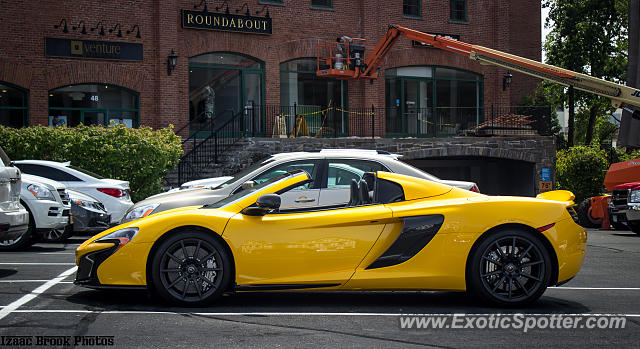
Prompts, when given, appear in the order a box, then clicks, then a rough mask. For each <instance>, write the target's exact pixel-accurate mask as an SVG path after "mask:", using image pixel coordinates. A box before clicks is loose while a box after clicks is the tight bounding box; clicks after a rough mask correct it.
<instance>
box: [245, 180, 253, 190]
mask: <svg viewBox="0 0 640 349" xmlns="http://www.w3.org/2000/svg"><path fill="white" fill-rule="evenodd" d="M254 185H256V183H255V182H254V181H246V182H244V183H242V190H245V189H250V188H253V186H254Z"/></svg>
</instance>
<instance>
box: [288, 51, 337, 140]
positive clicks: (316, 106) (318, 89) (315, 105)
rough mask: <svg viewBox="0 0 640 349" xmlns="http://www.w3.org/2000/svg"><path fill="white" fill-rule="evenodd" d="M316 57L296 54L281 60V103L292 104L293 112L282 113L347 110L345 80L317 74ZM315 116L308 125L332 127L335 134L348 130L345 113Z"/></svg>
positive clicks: (290, 105)
mask: <svg viewBox="0 0 640 349" xmlns="http://www.w3.org/2000/svg"><path fill="white" fill-rule="evenodd" d="M316 64H317V62H316V58H298V59H293V60H290V61H287V62H284V63H281V64H280V105H281V106H282V107H285V108H286V107H289V109H291V107H292V106H293V105H294V104H295V105H296V107H297V108H298V109H297V110H296V111H295V112H293V111H292V110H290V112H285V114H292V113H294V114H305V113H306V114H309V113H314V112H315V113H317V112H319V111H320V110H322V109H324V108H327V107H336V108H337V109H340V110H348V105H347V101H348V95H347V90H348V89H347V81H346V80H337V79H328V78H323V77H319V76H317V75H316V69H317V66H316ZM314 115H315V116H316V117H313V118H310V119H309V120H307V123H308V124H310V125H309V127H314V126H315V127H316V128H318V127H321V126H324V127H331V128H335V132H336V134H339V135H346V134H348V130H347V126H348V120H347V113H345V112H340V111H338V112H334V111H333V110H332V112H330V113H327V114H326V120H322V119H320V118H318V115H320V114H314Z"/></svg>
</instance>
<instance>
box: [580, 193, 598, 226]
mask: <svg viewBox="0 0 640 349" xmlns="http://www.w3.org/2000/svg"><path fill="white" fill-rule="evenodd" d="M577 213H578V223H580V225H581V226H583V227H585V228H600V226H602V219H598V218H593V216H592V210H591V198H586V199H584V200H583V201H582V202H581V203H580V205H578V210H577Z"/></svg>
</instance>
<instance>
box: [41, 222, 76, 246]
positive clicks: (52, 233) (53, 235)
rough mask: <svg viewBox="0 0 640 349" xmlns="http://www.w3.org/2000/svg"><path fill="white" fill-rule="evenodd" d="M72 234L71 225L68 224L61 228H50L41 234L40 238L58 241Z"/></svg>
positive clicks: (47, 240)
mask: <svg viewBox="0 0 640 349" xmlns="http://www.w3.org/2000/svg"><path fill="white" fill-rule="evenodd" d="M71 235H73V225H71V224H69V225H67V226H66V227H64V228H61V229H51V230H49V231H48V232H46V233H44V234H42V237H41V238H40V239H41V240H42V241H46V242H60V241H65V240H67V239H68V238H70V237H71Z"/></svg>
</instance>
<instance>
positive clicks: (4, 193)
mask: <svg viewBox="0 0 640 349" xmlns="http://www.w3.org/2000/svg"><path fill="white" fill-rule="evenodd" d="M20 178H21V176H20V170H19V169H18V168H16V167H15V166H13V164H12V163H11V160H10V159H9V157H8V156H7V154H5V152H4V150H2V147H0V241H2V240H14V239H16V238H18V237H20V236H22V235H23V234H24V233H26V232H27V229H28V228H29V225H28V224H29V212H27V210H26V209H25V208H24V207H23V206H22V205H20V185H21V179H20Z"/></svg>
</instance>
